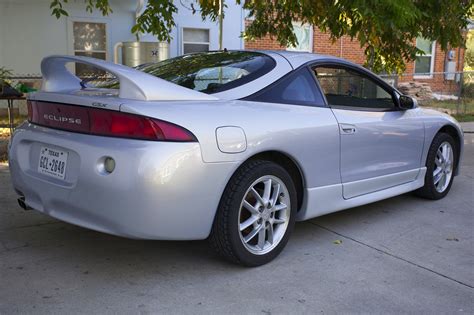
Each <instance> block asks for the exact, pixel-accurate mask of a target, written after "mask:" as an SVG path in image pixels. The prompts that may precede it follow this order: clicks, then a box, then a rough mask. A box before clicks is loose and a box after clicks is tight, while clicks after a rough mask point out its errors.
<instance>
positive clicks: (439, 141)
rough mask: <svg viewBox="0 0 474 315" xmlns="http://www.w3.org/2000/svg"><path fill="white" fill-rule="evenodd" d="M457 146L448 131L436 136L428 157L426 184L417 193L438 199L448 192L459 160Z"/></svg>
mask: <svg viewBox="0 0 474 315" xmlns="http://www.w3.org/2000/svg"><path fill="white" fill-rule="evenodd" d="M455 147H456V146H455V142H454V139H453V138H452V137H451V136H450V135H448V134H446V133H438V134H437V135H436V136H435V137H434V139H433V142H432V143H431V146H430V150H429V152H428V157H427V159H426V175H425V185H424V186H423V187H421V188H420V189H418V190H417V191H416V194H417V195H419V196H420V197H423V198H427V199H432V200H438V199H441V198H443V197H444V196H446V195H447V194H448V192H449V190H450V189H451V185H452V184H453V179H454V169H455V166H456V161H457V156H456V152H457V151H456V150H455Z"/></svg>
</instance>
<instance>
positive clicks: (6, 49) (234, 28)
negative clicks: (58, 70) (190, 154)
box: [0, 0, 243, 74]
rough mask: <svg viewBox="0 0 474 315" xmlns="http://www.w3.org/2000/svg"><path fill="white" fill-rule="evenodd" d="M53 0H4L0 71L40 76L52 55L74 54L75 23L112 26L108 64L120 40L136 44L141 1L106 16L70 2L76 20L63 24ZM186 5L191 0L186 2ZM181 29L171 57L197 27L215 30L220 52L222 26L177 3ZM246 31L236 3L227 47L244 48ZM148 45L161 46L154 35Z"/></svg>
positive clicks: (123, 3) (229, 15)
mask: <svg viewBox="0 0 474 315" xmlns="http://www.w3.org/2000/svg"><path fill="white" fill-rule="evenodd" d="M50 2H51V1H50V0H0V66H6V67H8V68H10V69H13V71H14V73H15V74H39V72H40V62H41V59H42V58H43V57H45V56H47V55H51V54H72V51H71V38H70V37H71V36H70V34H68V24H69V21H70V20H71V19H79V20H91V21H94V20H95V21H100V22H106V23H107V27H108V39H107V40H108V43H107V50H108V60H112V59H113V47H114V45H115V43H117V42H120V41H133V40H135V37H134V36H133V35H132V34H131V33H130V29H131V27H132V25H133V23H134V18H135V9H136V2H135V1H132V0H111V1H110V3H111V5H112V8H113V11H114V12H113V13H112V14H111V15H110V16H108V17H103V16H102V15H101V14H100V12H94V13H93V14H89V13H87V12H86V11H85V4H84V1H83V0H76V1H70V3H68V4H67V5H66V9H67V10H68V12H69V15H70V17H69V18H66V17H61V18H60V19H59V20H58V19H56V17H53V16H51V11H50V9H49V4H50ZM184 2H185V3H186V2H187V1H184ZM176 5H177V6H178V10H179V11H178V14H177V15H176V17H175V21H176V25H177V27H176V28H175V29H174V30H173V32H172V36H173V40H172V41H171V43H170V56H171V57H174V56H177V55H179V54H181V35H180V34H181V28H182V27H196V28H209V29H210V37H211V38H210V40H211V45H210V49H212V50H214V49H218V24H217V23H216V22H209V21H204V22H203V21H202V20H201V16H200V15H199V13H197V14H195V15H193V14H192V12H191V11H190V10H188V9H186V8H185V7H183V6H182V5H181V1H176ZM242 30H243V18H242V10H241V8H240V6H237V5H235V4H234V3H232V2H230V3H228V8H227V11H226V16H225V20H224V47H226V48H228V49H240V48H243V41H242V39H241V38H239V36H240V33H241V31H242ZM142 40H143V41H147V40H149V41H156V38H154V37H153V36H151V35H144V36H143V37H142Z"/></svg>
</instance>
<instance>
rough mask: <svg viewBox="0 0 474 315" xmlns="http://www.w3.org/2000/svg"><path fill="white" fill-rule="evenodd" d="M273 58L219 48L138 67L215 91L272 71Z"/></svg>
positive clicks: (205, 89)
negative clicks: (218, 49)
mask: <svg viewBox="0 0 474 315" xmlns="http://www.w3.org/2000/svg"><path fill="white" fill-rule="evenodd" d="M274 67H275V61H274V60H273V58H271V57H269V56H267V55H265V54H261V53H256V52H247V51H217V52H206V53H196V54H188V55H184V56H179V57H176V58H172V59H168V60H164V61H161V62H158V63H153V64H145V65H141V66H138V67H137V70H141V71H143V72H146V73H149V74H151V75H154V76H156V77H159V78H161V79H164V80H167V81H170V82H173V83H175V84H178V85H181V86H184V87H187V88H189V89H193V90H196V91H200V92H204V93H208V94H212V93H218V92H222V91H225V90H229V89H232V88H235V87H238V86H240V85H242V84H245V83H248V82H250V81H253V80H255V79H257V78H259V77H261V76H263V75H264V74H266V73H268V72H270V71H271V70H272V69H273V68H274Z"/></svg>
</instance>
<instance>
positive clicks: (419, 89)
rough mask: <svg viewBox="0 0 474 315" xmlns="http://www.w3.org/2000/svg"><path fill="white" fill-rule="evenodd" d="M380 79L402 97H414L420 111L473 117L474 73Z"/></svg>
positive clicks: (435, 73) (388, 76)
mask: <svg viewBox="0 0 474 315" xmlns="http://www.w3.org/2000/svg"><path fill="white" fill-rule="evenodd" d="M381 77H382V78H383V79H384V80H385V81H387V82H388V83H390V84H391V85H392V86H394V87H396V88H397V89H399V90H400V91H401V92H403V93H404V94H407V95H410V96H414V97H415V98H416V99H417V100H418V103H419V105H420V106H422V107H431V108H435V109H438V110H440V111H443V112H446V113H448V114H450V115H460V116H464V115H474V71H464V72H434V73H425V74H417V75H416V76H414V75H413V73H404V74H402V75H399V76H393V75H382V76H381Z"/></svg>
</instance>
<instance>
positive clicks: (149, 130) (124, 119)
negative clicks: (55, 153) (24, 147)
mask: <svg viewBox="0 0 474 315" xmlns="http://www.w3.org/2000/svg"><path fill="white" fill-rule="evenodd" d="M28 121H29V122H31V123H34V124H38V125H41V126H45V127H49V128H54V129H61V130H67V131H73V132H80V133H86V134H91V135H97V136H107V137H119V138H131V139H142V140H153V141H179V142H193V141H197V140H196V137H195V136H194V135H193V134H192V133H191V132H190V131H189V130H187V129H185V128H183V127H181V126H178V125H175V124H173V123H170V122H167V121H163V120H159V119H155V118H151V117H146V116H140V115H135V114H129V113H122V112H117V111H111V110H106V109H99V108H90V107H84V106H78V105H67V104H58V103H49V102H42V101H30V100H28Z"/></svg>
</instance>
